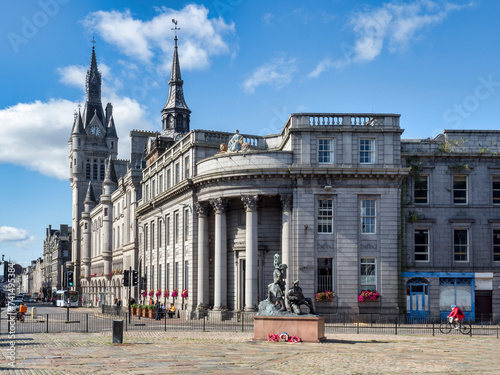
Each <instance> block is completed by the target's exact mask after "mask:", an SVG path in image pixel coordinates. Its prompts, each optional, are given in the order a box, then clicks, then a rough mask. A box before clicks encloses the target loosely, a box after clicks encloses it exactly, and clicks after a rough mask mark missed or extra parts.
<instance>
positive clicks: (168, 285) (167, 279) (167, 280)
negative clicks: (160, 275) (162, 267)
mask: <svg viewBox="0 0 500 375" xmlns="http://www.w3.org/2000/svg"><path fill="white" fill-rule="evenodd" d="M165 286H166V288H167V289H169V290H170V263H167V275H166V276H165Z"/></svg>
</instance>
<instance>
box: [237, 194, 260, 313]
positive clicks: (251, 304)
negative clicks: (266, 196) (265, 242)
mask: <svg viewBox="0 0 500 375" xmlns="http://www.w3.org/2000/svg"><path fill="white" fill-rule="evenodd" d="M241 200H242V201H243V204H244V205H245V208H246V228H245V229H246V241H245V242H246V245H245V246H246V247H245V258H246V259H245V311H255V310H256V306H257V304H258V301H257V294H258V293H257V292H258V285H257V266H258V265H257V262H258V257H259V255H258V251H257V250H258V245H259V232H258V226H259V225H258V221H257V219H258V211H257V209H258V204H259V196H258V195H244V196H242V197H241Z"/></svg>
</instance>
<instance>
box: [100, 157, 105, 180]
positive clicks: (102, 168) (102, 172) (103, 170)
mask: <svg viewBox="0 0 500 375" xmlns="http://www.w3.org/2000/svg"><path fill="white" fill-rule="evenodd" d="M105 171H106V170H105V168H104V161H101V169H100V179H101V181H104V175H105Z"/></svg>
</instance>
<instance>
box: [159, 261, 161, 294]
mask: <svg viewBox="0 0 500 375" xmlns="http://www.w3.org/2000/svg"><path fill="white" fill-rule="evenodd" d="M158 289H161V264H159V265H158Z"/></svg>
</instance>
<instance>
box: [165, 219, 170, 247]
mask: <svg viewBox="0 0 500 375" xmlns="http://www.w3.org/2000/svg"><path fill="white" fill-rule="evenodd" d="M165 245H166V246H169V245H170V216H168V217H167V228H166V229H165Z"/></svg>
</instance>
